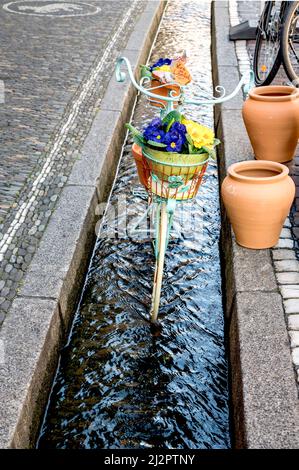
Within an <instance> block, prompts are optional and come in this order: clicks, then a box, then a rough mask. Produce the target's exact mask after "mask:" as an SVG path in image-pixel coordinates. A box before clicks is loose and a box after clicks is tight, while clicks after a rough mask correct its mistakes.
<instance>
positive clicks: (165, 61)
mask: <svg viewBox="0 0 299 470" xmlns="http://www.w3.org/2000/svg"><path fill="white" fill-rule="evenodd" d="M170 64H171V59H163V57H160V59H159V60H158V61H157V62H155V63H154V64H153V65H152V66H151V67H150V71H151V72H152V71H153V70H154V69H155V68H157V67H162V65H170Z"/></svg>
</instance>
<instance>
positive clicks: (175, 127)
mask: <svg viewBox="0 0 299 470" xmlns="http://www.w3.org/2000/svg"><path fill="white" fill-rule="evenodd" d="M170 131H171V132H178V133H179V134H181V135H182V137H185V135H186V134H187V129H186V126H184V124H181V123H180V122H174V123H173V124H172V126H171V128H170Z"/></svg>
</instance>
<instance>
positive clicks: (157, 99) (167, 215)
mask: <svg viewBox="0 0 299 470" xmlns="http://www.w3.org/2000/svg"><path fill="white" fill-rule="evenodd" d="M122 65H125V66H126V68H127V72H128V74H129V77H130V80H131V82H132V84H133V85H134V87H135V88H136V89H137V90H138V91H139V92H140V93H143V94H144V95H146V96H147V97H148V98H150V101H151V102H152V103H156V104H159V107H161V102H163V103H164V102H165V104H164V105H162V109H161V111H160V115H161V118H163V117H164V115H166V114H168V113H169V112H170V111H172V110H173V109H174V108H175V106H177V107H179V108H181V107H183V106H185V105H194V106H215V105H217V104H221V103H224V102H226V101H229V100H231V99H232V98H234V96H236V95H237V93H238V92H239V91H240V90H241V89H242V87H243V91H244V93H245V94H246V95H247V94H248V93H249V91H250V90H251V88H253V87H254V86H255V82H254V73H253V71H252V70H250V71H249V72H248V73H245V74H244V75H242V77H241V79H240V81H239V83H238V85H237V86H236V88H235V89H234V90H233V91H232V92H231V93H230V94H228V95H226V91H225V89H224V88H223V87H222V86H220V85H218V86H216V88H215V91H216V93H218V95H219V96H218V97H216V96H213V95H208V94H204V93H201V95H202V98H201V99H199V100H193V99H190V98H186V97H185V95H184V89H183V87H180V90H181V92H180V93H179V94H178V95H176V96H175V91H174V90H169V92H168V96H163V97H162V96H161V95H157V94H155V93H154V91H155V90H157V89H158V88H160V87H163V86H164V85H161V86H154V87H152V88H150V87H148V88H146V87H145V86H144V85H149V84H150V81H151V79H150V78H149V77H142V78H141V79H140V81H139V83H137V81H136V79H135V76H134V73H133V71H132V67H131V64H130V61H129V60H128V59H127V58H126V57H120V58H119V59H118V60H117V63H116V69H115V74H116V80H117V81H118V82H124V81H125V80H126V73H125V72H124V71H122V70H121V66H122ZM167 85H177V84H175V83H170V84H167ZM148 157H149V156H148ZM204 163H205V164H207V163H208V159H207V161H206V162H204ZM152 197H153V199H152V201H151V204H150V206H149V207H148V208H147V210H146V212H145V213H144V214H143V215H142V217H141V219H140V220H139V221H138V223H137V224H136V225H135V227H134V229H136V228H137V226H138V225H140V223H141V222H142V221H143V220H144V218H145V217H146V216H147V214H148V212H149V211H150V209H151V208H152V207H153V205H155V208H156V211H155V240H154V253H155V258H156V270H155V278H154V288H153V297H152V308H151V321H156V319H157V316H158V308H159V301H160V292H161V283H162V275H163V265H164V256H165V251H166V248H167V245H168V241H169V237H170V231H171V228H172V223H173V217H174V212H175V207H176V203H177V201H176V199H175V198H163V197H160V196H158V195H153V196H152ZM180 202H184V199H183V200H181V201H180ZM134 229H133V230H134ZM161 240H162V241H161ZM160 243H161V246H160ZM161 266H162V267H161Z"/></svg>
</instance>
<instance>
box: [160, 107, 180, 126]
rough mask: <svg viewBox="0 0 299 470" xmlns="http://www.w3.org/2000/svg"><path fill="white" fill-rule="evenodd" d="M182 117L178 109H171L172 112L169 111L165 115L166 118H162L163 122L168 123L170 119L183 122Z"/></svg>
mask: <svg viewBox="0 0 299 470" xmlns="http://www.w3.org/2000/svg"><path fill="white" fill-rule="evenodd" d="M181 119H182V115H181V113H179V112H178V111H176V110H174V111H170V113H168V114H167V115H166V116H165V118H164V119H163V120H162V124H167V125H168V124H169V122H170V121H173V122H181Z"/></svg>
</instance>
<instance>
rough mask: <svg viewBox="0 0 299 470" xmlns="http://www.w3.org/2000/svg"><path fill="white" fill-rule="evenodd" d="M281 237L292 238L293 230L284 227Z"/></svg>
mask: <svg viewBox="0 0 299 470" xmlns="http://www.w3.org/2000/svg"><path fill="white" fill-rule="evenodd" d="M280 238H292V232H291V230H290V229H289V228H283V229H282V230H281V233H280Z"/></svg>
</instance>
